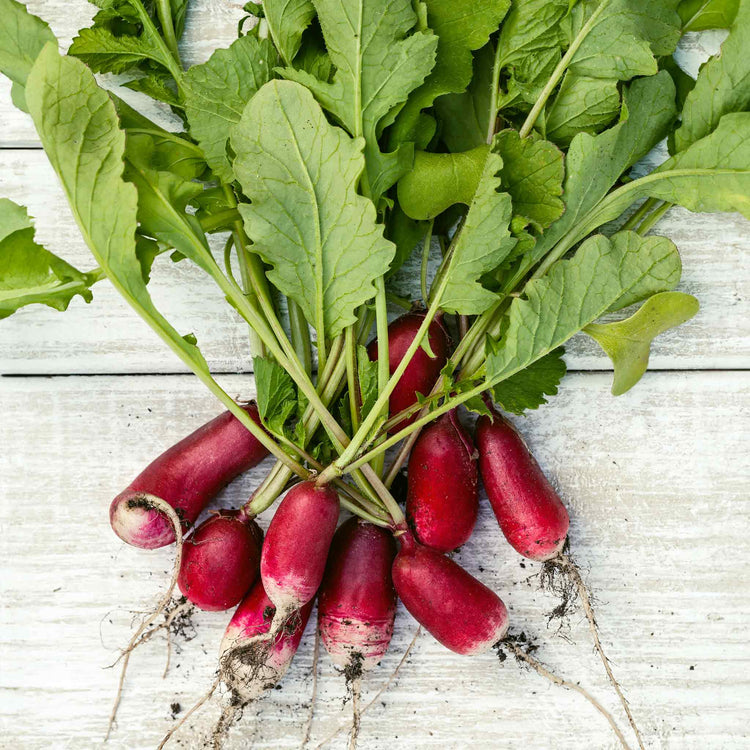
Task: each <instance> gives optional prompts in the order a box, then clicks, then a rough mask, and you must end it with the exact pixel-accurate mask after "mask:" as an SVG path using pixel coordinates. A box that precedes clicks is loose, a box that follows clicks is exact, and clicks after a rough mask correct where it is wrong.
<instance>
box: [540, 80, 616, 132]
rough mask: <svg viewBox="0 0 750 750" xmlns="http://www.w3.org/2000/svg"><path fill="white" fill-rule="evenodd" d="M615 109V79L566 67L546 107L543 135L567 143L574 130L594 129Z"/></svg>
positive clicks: (607, 121) (608, 120) (613, 114)
mask: <svg viewBox="0 0 750 750" xmlns="http://www.w3.org/2000/svg"><path fill="white" fill-rule="evenodd" d="M619 111H620V92H619V90H618V88H617V81H616V80H614V79H607V78H589V77H587V76H579V75H576V74H575V73H571V72H570V71H568V73H566V74H565V77H564V78H563V82H562V85H561V86H560V90H559V91H558V92H557V96H556V97H555V100H554V102H553V103H552V105H551V106H550V107H549V109H548V110H547V114H546V131H545V135H546V136H547V138H549V140H551V141H554V142H555V143H559V144H560V145H561V146H567V145H568V144H569V143H570V141H571V140H572V139H573V138H574V137H575V136H576V135H577V134H578V133H589V134H594V133H598V132H599V131H600V130H601V129H602V128H604V127H606V126H607V125H609V124H610V123H611V122H612V120H614V119H615V117H617V114H618V113H619Z"/></svg>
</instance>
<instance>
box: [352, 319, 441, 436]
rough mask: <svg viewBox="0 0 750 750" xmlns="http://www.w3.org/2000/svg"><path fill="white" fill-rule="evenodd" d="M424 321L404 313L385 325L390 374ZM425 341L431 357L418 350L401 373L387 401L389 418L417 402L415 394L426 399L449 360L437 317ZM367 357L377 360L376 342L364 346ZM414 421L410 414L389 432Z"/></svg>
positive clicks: (420, 349)
mask: <svg viewBox="0 0 750 750" xmlns="http://www.w3.org/2000/svg"><path fill="white" fill-rule="evenodd" d="M423 320H424V313H407V314H406V315H402V316H401V317H400V318H397V319H396V320H394V321H393V322H392V323H391V324H390V325H389V326H388V368H389V370H390V373H391V375H392V374H393V373H394V372H395V370H396V368H397V367H398V365H399V363H400V362H401V360H402V359H403V357H404V354H406V350H407V349H408V348H409V345H410V344H411V342H412V341H413V340H414V337H415V336H416V335H417V331H418V330H419V327H420V325H422V321H423ZM428 340H429V343H430V348H431V349H432V352H433V354H434V355H435V356H434V357H430V356H429V355H428V354H427V352H426V351H425V350H424V349H423V348H422V347H420V348H419V349H417V351H416V352H415V353H414V356H413V357H412V360H411V362H409V365H408V367H407V368H406V370H404V374H403V375H402V376H401V379H400V380H399V382H398V384H397V385H396V387H395V389H394V391H393V393H392V394H391V398H390V401H389V410H390V415H391V416H393V415H394V414H398V413H399V412H401V411H403V410H404V409H408V408H409V407H410V406H413V405H414V404H416V403H417V394H418V393H421V394H422V395H424V396H426V395H427V394H429V393H430V391H431V390H432V387H433V386H434V385H435V383H436V382H437V379H438V377H439V375H440V371H441V370H442V369H443V367H445V363H446V362H447V361H448V354H449V348H450V339H449V337H448V333H447V332H446V330H445V328H444V327H443V324H442V322H441V321H440V320H438V318H437V317H436V318H435V320H433V321H432V323H430V328H429V332H428ZM367 355H368V357H369V358H370V360H371V361H373V362H374V361H375V360H377V358H378V341H377V339H375V340H373V341H371V342H370V344H369V346H368V347H367ZM416 418H417V415H416V414H413V415H411V416H409V417H407V418H405V419H403V420H402V421H401V422H399V423H398V424H397V425H394V426H393V427H391V429H390V430H389V433H391V434H393V433H396V432H398V431H399V430H401V429H403V428H404V427H407V426H408V425H410V424H411V423H412V422H413V421H414V420H415V419H416Z"/></svg>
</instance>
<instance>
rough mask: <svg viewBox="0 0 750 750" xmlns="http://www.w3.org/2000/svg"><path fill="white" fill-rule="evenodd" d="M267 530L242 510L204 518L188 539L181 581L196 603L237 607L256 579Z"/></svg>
mask: <svg viewBox="0 0 750 750" xmlns="http://www.w3.org/2000/svg"><path fill="white" fill-rule="evenodd" d="M262 542H263V532H262V531H261V530H260V526H258V524H257V523H255V521H253V520H252V519H249V518H247V517H245V516H243V515H242V514H241V513H240V512H239V511H222V512H220V513H219V514H218V515H215V516H212V517H211V518H209V519H208V520H206V521H204V522H203V523H202V524H201V525H200V526H198V528H197V529H196V530H195V531H194V532H193V534H191V536H190V537H189V538H188V539H187V540H186V541H185V543H184V547H183V550H182V565H181V566H180V576H179V578H178V583H179V585H180V591H182V593H183V594H184V595H185V596H186V597H187V598H188V599H189V600H190V601H191V602H192V603H193V604H195V606H196V607H200V608H201V609H206V610H210V611H220V610H223V609H229V608H230V607H234V606H235V604H237V603H238V602H239V601H240V599H242V597H243V596H244V595H245V594H246V593H247V592H248V590H249V589H250V587H251V586H252V585H253V583H255V580H256V578H257V577H258V572H259V570H260V548H261V543H262Z"/></svg>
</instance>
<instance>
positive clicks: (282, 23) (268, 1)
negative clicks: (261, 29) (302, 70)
mask: <svg viewBox="0 0 750 750" xmlns="http://www.w3.org/2000/svg"><path fill="white" fill-rule="evenodd" d="M261 5H262V6H263V15H264V16H265V19H266V23H268V30H269V31H270V33H271V38H272V39H273V42H274V44H275V45H276V49H278V51H279V54H280V55H281V59H282V60H283V61H284V63H285V64H286V65H291V64H292V60H293V59H294V57H295V55H296V54H297V52H298V51H299V48H300V44H301V42H302V34H303V33H304V31H305V29H306V28H307V27H308V26H309V25H310V21H312V18H313V16H314V15H315V8H314V6H313V4H312V2H311V0H262V1H261Z"/></svg>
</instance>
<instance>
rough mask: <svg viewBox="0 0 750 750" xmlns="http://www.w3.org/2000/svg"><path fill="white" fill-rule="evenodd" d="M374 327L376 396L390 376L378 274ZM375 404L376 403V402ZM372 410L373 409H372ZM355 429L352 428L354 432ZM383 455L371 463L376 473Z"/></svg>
mask: <svg viewBox="0 0 750 750" xmlns="http://www.w3.org/2000/svg"><path fill="white" fill-rule="evenodd" d="M375 289H376V292H375V327H376V335H377V339H378V398H379V397H380V396H382V394H383V393H384V391H385V389H386V388H387V387H388V379H389V378H390V376H391V366H390V361H391V360H390V342H389V339H388V300H387V298H386V296H385V277H383V276H380V277H379V278H378V279H377V280H376V282H375ZM376 405H377V404H376ZM387 409H388V406H387V404H386V406H384V407H383V408H382V409H381V412H380V413H381V414H382V413H383V412H386V410H387ZM373 410H374V409H373ZM357 427H358V428H359V425H358V426H357ZM356 431H357V430H354V432H356ZM384 461H385V457H379V458H378V460H377V461H376V462H375V463H374V464H373V469H374V470H375V472H376V473H377V474H378V475H381V474H382V473H383V462H384Z"/></svg>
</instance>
